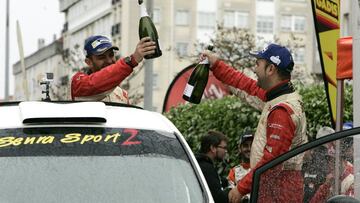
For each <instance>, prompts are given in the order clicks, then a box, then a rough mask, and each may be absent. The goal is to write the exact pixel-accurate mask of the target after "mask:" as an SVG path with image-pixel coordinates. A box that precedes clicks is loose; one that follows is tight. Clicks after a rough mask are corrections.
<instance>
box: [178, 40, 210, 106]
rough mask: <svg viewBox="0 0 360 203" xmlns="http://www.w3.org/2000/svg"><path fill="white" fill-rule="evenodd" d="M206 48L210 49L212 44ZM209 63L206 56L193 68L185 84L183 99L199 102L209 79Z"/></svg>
mask: <svg viewBox="0 0 360 203" xmlns="http://www.w3.org/2000/svg"><path fill="white" fill-rule="evenodd" d="M208 50H210V51H212V50H213V46H208ZM209 68H210V63H209V60H208V59H207V58H205V59H204V60H202V61H200V62H199V63H198V64H197V65H196V66H195V68H194V70H193V72H192V73H191V75H190V78H189V80H188V82H187V84H186V86H185V89H184V93H183V99H184V100H186V101H188V102H191V103H194V104H199V103H200V101H201V98H202V95H203V93H204V90H205V87H206V84H207V82H208V79H209Z"/></svg>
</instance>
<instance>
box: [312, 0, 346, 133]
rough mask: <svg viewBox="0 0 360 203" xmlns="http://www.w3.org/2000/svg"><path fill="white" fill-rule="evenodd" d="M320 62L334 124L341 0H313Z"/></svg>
mask: <svg viewBox="0 0 360 203" xmlns="http://www.w3.org/2000/svg"><path fill="white" fill-rule="evenodd" d="M312 9H313V15H314V24H315V30H316V37H317V41H318V48H319V53H320V62H321V68H322V74H323V78H324V84H325V90H326V96H327V100H328V104H329V110H330V115H331V118H332V125H333V128H335V123H336V66H337V44H336V42H337V40H338V39H339V37H340V0H312Z"/></svg>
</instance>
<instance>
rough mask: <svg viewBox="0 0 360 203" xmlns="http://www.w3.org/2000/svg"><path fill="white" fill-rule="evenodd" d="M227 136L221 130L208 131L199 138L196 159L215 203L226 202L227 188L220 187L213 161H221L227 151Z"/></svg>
mask: <svg viewBox="0 0 360 203" xmlns="http://www.w3.org/2000/svg"><path fill="white" fill-rule="evenodd" d="M227 142H228V138H227V137H226V136H225V135H224V134H223V133H221V132H218V131H209V132H208V134H207V135H205V136H204V137H202V138H201V147H200V153H199V154H197V155H196V159H197V161H198V163H199V165H200V168H201V170H202V172H203V174H204V176H205V179H206V182H207V184H208V186H209V189H210V191H211V194H212V196H213V198H214V201H215V202H216V203H225V202H228V193H229V189H224V188H223V187H222V185H223V183H222V182H221V180H222V179H221V178H220V177H219V174H218V172H217V171H218V169H217V168H216V166H215V162H217V161H223V160H224V158H225V155H226V153H227Z"/></svg>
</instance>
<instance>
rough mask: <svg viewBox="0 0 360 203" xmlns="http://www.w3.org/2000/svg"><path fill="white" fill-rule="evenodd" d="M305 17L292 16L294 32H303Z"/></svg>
mask: <svg viewBox="0 0 360 203" xmlns="http://www.w3.org/2000/svg"><path fill="white" fill-rule="evenodd" d="M305 21H306V19H305V17H304V16H294V31H295V32H304V31H305Z"/></svg>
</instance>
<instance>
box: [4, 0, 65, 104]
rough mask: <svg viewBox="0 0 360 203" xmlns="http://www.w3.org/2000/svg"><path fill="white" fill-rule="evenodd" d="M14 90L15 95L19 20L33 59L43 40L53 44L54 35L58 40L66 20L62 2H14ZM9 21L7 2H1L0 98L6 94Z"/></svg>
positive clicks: (12, 16)
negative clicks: (60, 3)
mask: <svg viewBox="0 0 360 203" xmlns="http://www.w3.org/2000/svg"><path fill="white" fill-rule="evenodd" d="M9 2H10V33H9V35H10V74H11V76H10V82H11V84H10V89H9V93H10V95H12V94H13V93H14V81H13V76H12V65H13V64H14V63H16V62H17V61H19V58H20V57H19V51H18V44H17V39H16V21H17V20H18V21H19V23H20V27H21V31H22V38H23V47H24V55H25V57H26V56H29V55H30V54H32V53H34V52H35V51H36V50H37V42H38V39H39V38H44V39H45V44H46V45H47V44H50V43H51V42H52V41H53V38H54V34H56V37H57V38H58V37H59V36H60V33H61V29H62V26H63V24H64V21H65V18H64V14H63V13H61V12H60V11H59V0H10V1H9ZM5 22H6V0H0V99H3V98H4V94H5Z"/></svg>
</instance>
